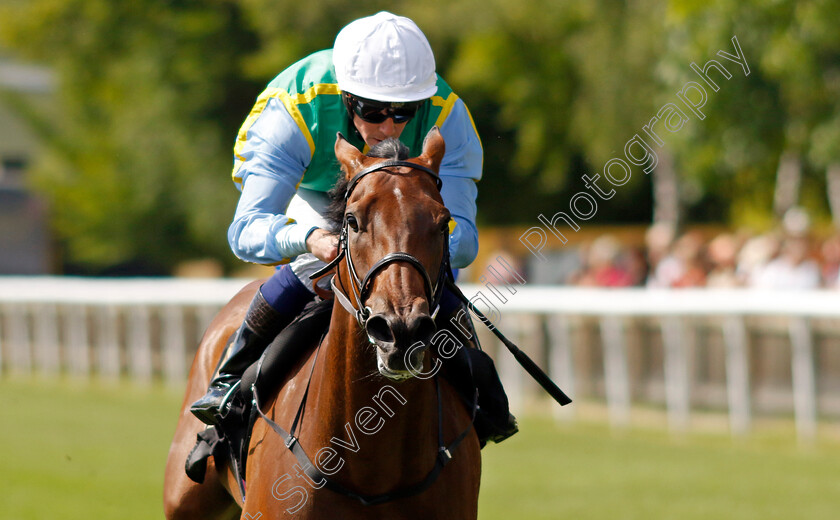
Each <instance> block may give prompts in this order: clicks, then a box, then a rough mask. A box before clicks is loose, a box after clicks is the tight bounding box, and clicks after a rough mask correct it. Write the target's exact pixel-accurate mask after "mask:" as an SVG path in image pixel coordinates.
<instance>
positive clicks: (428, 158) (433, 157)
mask: <svg viewBox="0 0 840 520" xmlns="http://www.w3.org/2000/svg"><path fill="white" fill-rule="evenodd" d="M444 152H446V143H444V142H443V136H441V135H440V129H439V128H438V127H437V126H433V127H432V129H431V130H429V133H428V134H426V138H425V139H424V140H423V154H422V155H421V156H420V157H419V158H420V159H423V160H424V161H425V162H426V164H427V165H428V166H429V168H431V169H432V170H433V171H435V172H437V171H439V170H440V163H441V161H443V154H444Z"/></svg>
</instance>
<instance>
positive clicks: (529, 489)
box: [0, 378, 840, 520]
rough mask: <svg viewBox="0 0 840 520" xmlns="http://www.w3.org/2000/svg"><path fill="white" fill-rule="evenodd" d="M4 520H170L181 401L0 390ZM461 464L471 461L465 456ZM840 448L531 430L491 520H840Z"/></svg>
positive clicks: (549, 426) (770, 440) (55, 384)
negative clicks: (170, 473)
mask: <svg viewBox="0 0 840 520" xmlns="http://www.w3.org/2000/svg"><path fill="white" fill-rule="evenodd" d="M0 396H2V398H3V403H2V405H1V406H0V519H10V520H11V519H14V520H29V519H55V518H61V519H64V520H73V519H92V518H93V519H106V518H107V519H110V518H115V519H116V518H119V519H133V518H137V519H150V518H162V516H163V515H162V509H161V493H162V484H163V466H164V463H165V460H166V454H167V450H168V447H169V441H170V438H171V435H172V431H173V429H174V427H175V419H176V416H177V410H178V407H179V405H180V400H181V393H180V391H172V390H166V389H163V388H157V387H155V388H150V389H144V388H138V387H135V386H132V385H129V384H113V385H108V384H104V383H86V382H78V381H72V380H66V379H60V380H54V381H47V380H42V379H28V378H26V379H24V378H11V379H9V378H5V379H0ZM456 456H457V455H456ZM838 511H840V446H838V445H837V444H834V443H830V442H828V441H823V442H822V443H820V444H818V445H816V446H812V447H809V448H801V447H797V444H796V442H795V439H794V438H793V437H792V434H791V433H790V430H789V429H786V430H784V432H783V433H771V434H759V435H754V436H752V437H750V438H748V439H746V440H742V441H737V442H736V441H733V440H731V439H730V437H729V436H728V435H726V434H725V433H720V434H703V435H699V434H691V435H684V436H682V437H679V438H674V437H671V436H669V435H667V434H666V433H664V432H660V431H658V430H653V429H639V428H636V429H630V430H627V431H623V432H619V433H614V432H611V431H610V430H609V429H608V427H607V426H605V425H603V424H600V423H597V422H578V423H571V424H567V425H563V426H558V425H556V424H555V423H554V422H553V421H552V420H550V419H544V418H535V417H534V418H529V419H526V420H524V421H522V424H521V432H520V433H519V434H518V435H516V436H514V437H513V438H511V439H509V440H508V441H505V442H504V443H503V444H500V445H498V446H490V447H488V448H487V449H485V450H484V470H483V478H482V491H481V510H480V518H482V520H494V519H505V520H509V519H511V518H514V519H519V518H522V519H529V520H530V519H558V518H561V519H565V518H569V519H575V520H579V519H604V520H625V519H626V520H634V519H640V520H641V519H645V520H651V519H678V520H691V519H704V520H707V519H714V520H728V519H744V520H747V519H750V520H751V519H760V520H772V519H785V520H788V519H807V520H819V519H829V518H831V519H834V518H837V515H838Z"/></svg>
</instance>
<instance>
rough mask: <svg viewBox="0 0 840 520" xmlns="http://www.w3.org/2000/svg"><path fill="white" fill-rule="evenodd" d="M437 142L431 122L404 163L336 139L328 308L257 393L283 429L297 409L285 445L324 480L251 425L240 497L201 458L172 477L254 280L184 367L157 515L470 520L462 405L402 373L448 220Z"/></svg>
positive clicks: (432, 292) (425, 316) (428, 315)
mask: <svg viewBox="0 0 840 520" xmlns="http://www.w3.org/2000/svg"><path fill="white" fill-rule="evenodd" d="M444 146H445V145H444V142H443V138H442V137H441V135H440V132H439V131H438V129H437V128H433V129H432V130H431V131H430V132H429V134H428V135H427V137H426V140H425V141H424V144H423V150H422V154H421V155H420V156H419V157H416V158H413V159H407V160H396V159H398V158H397V157H394V158H393V159H387V158H386V159H382V158H373V157H369V156H366V155H363V154H361V153H360V152H359V151H358V150H357V149H356V148H355V147H353V146H352V145H351V144H350V143H349V142H347V141H346V140H345V139H344V138H343V137H341V136H340V135H339V136H338V139H337V140H336V145H335V152H336V157H337V158H338V160H339V162H340V163H341V165H342V171H343V172H344V174H345V178H344V179H343V181H340V183H342V182H343V183H344V184H345V186H346V197H345V203H346V206H345V207H344V208H343V209H344V211H343V222H342V235H341V239H340V244H341V246H340V247H341V248H342V249H341V253H340V254H339V257H338V258H337V259H336V262H335V266H336V275H335V277H334V278H333V288H334V291H335V293H336V299H338V300H339V302H340V303H341V305H334V306H333V309H332V314H331V317H330V320H331V321H330V327H329V330H328V332H327V333H326V335H325V336H324V337H323V338H322V339H321V342H320V345H319V346H318V347H317V348H316V349H314V350H313V351H312V352H311V353H309V354H307V355H306V356H303V357H304V359H302V360H301V361H300V362H298V363H297V365H296V366H294V367H291V368H290V371H289V372H290V373H289V375H288V376H287V378H286V380H285V383H284V384H283V385H282V387H281V388H280V390H279V392H278V393H277V394H276V395H274V396H260V399H262V400H263V401H262V402H261V403H260V405H261V410H262V411H263V412H265V416H266V418H267V419H270V420H272V421H274V422H275V423H276V424H277V425H281V426H282V427H283V428H286V429H288V428H289V427H290V425H292V424H293V423H295V424H297V422H298V421H297V419H296V416H297V415H298V412H299V410H304V411H305V414H304V415H303V416H302V418H301V420H300V423H299V424H298V425H297V431H296V432H294V430H293V433H294V435H295V438H294V439H293V441H292V445H294V444H295V443H296V444H297V446H296V447H297V448H299V449H301V450H302V451H303V452H305V453H306V454H308V459H307V460H308V461H311V462H312V464H313V465H315V466H317V470H320V472H319V473H318V475H320V476H322V477H326V476H327V475H329V479H330V481H331V482H330V484H332V485H331V486H325V482H326V480H321V479H318V478H313V477H312V473H311V472H307V471H306V470H305V468H304V466H305V465H304V464H303V463H302V462H301V459H299V458H296V455H295V454H294V453H293V452H292V451H291V450H290V449H287V446H286V442H284V440H283V438H282V437H281V435H278V433H277V432H276V431H275V430H274V429H273V428H272V425H270V424H269V423H268V422H267V421H266V420H263V419H258V420H257V422H256V423H255V425H254V428H253V434H252V437H251V441H250V445H249V456H248V464H247V474H246V482H247V487H246V493H245V498H244V500H243V497H242V496H241V493H240V492H239V487H238V486H239V483H238V482H237V478H236V477H235V476H234V475H233V474H232V472H231V470H230V469H229V467H227V465H224V466H217V465H216V464H215V463H214V461H213V460H212V457H211V460H209V461H208V466H207V472H206V477H205V481H204V483H203V484H197V483H195V482H193V481H191V480H190V479H189V478H188V477H187V476H186V474H185V472H184V461H185V459H186V457H187V455H188V453H189V451H190V449H191V448H192V446H193V444H194V443H195V439H196V434H197V433H198V432H200V431H201V430H202V429H204V428H205V426H204V424H202V423H201V422H199V421H198V419H196V418H195V417H193V416H192V414H190V412H189V406H190V403H192V402H193V401H194V400H196V399H197V398H198V397H200V396H201V395H203V393H204V391H205V390H206V387H207V383H208V381H209V379H210V377H211V375H212V373H213V370H214V367H215V366H216V363H217V361H218V358H219V356H220V355H221V352H222V350H223V348H224V342H225V340H226V339H227V338H228V337H230V336H231V334H232V333H233V332H234V331H235V330H236V329H237V327H238V326H239V324H240V323H241V322H242V319H243V317H244V314H245V311H246V309H247V307H248V304H249V303H250V301H251V298H252V296H253V295H254V292H255V291H256V290H257V288H258V287H259V282H254V283H251V284H250V285H248V286H247V287H245V288H244V289H243V290H242V291H240V293H239V294H237V295H236V296H235V297H234V298H233V299H232V300H231V302H230V303H229V304H228V305H226V306H225V307H224V309H222V311H221V312H220V313H219V315H218V316H217V317H216V318H215V319H214V321H213V322H212V323H211V325H210V326H209V328H208V330H207V332H206V333H205V336H204V338H203V339H202V341H201V344H200V346H199V349H198V352H197V354H196V358H195V361H194V362H193V365H192V369H191V372H190V376H189V382H188V386H187V391H186V395H185V397H184V401H183V405H182V408H181V416H180V420H179V422H178V427H177V430H176V432H175V437H174V439H173V441H172V445H171V448H170V451H169V458H168V460H167V466H166V477H165V482H164V506H165V512H166V518H167V519H169V520H174V519H203V520H207V519H228V518H240V517H241V518H244V519H258V518H260V517H263V518H286V517H287V516H288V517H289V518H295V519H313V518H340V519H342V520H354V519H374V518H387V519H404V520H413V519H428V518H447V519H475V518H477V515H478V491H479V481H480V474H481V453H480V447H479V440H478V437H477V436H476V434H475V431H474V429H473V428H472V425H471V422H472V416H471V413H474V410H472V412H471V411H470V410H469V409H468V407H467V406H465V405H464V401H463V400H461V399H460V398H459V396H458V394H457V392H456V390H455V389H454V388H453V387H452V386H450V385H449V384H448V383H447V382H446V381H444V380H438V379H437V378H431V377H428V378H423V377H412V376H415V375H418V374H422V373H426V372H431V370H430V366H431V359H430V355H428V354H429V353H428V352H427V348H426V347H427V346H428V344H429V340H430V339H431V337H432V334H433V333H434V332H435V326H434V322H433V321H432V315H433V314H434V307H435V305H436V303H437V299H438V298H439V291H440V290H441V286H442V285H443V280H442V276H438V279H437V280H434V279H433V278H432V277H431V276H429V274H428V273H443V272H444V267H445V266H444V265H443V264H444V263H445V262H446V259H447V251H448V232H449V226H448V224H449V220H450V214H449V212H448V210H447V209H446V208H445V207H444V205H443V200H442V198H441V196H440V179H439V177H437V175H436V172H437V171H438V169H439V167H440V162H441V160H442V158H443V154H444ZM360 274H361V275H364V276H363V279H361V280H360ZM316 339H317V338H316ZM418 343H421V344H422V345H419V346H418ZM421 347H422V348H421ZM304 403H305V408H304ZM299 405H300V406H299ZM453 439H457V440H458V441H459V442H460V444H458V443H457V442H453V443H451V444H450V445H449V446H451V447H452V446H455V445H457V449H455V448H453V449H452V452H451V453H450V451H449V450H447V449H446V447H445V446H444V444H445V443H450V441H452V440H453ZM461 441H462V442H461ZM441 460H443V461H444V464H445V466H443V467H440V466H441V464H440V463H439V462H440V461H441ZM309 469H310V470H311V469H312V468H311V467H310V468H309ZM438 471H439V472H438ZM430 477H435V478H431V479H430ZM422 483H425V485H419V484H422ZM336 487H338V488H341V489H343V490H349V491H350V492H347V493H339V492H336V491H335V490H334V488H336ZM407 490H408V491H411V492H410V493H407V492H406V491H407ZM420 490H422V491H420ZM418 491H420V492H418ZM354 495H355V496H354ZM386 495H387V496H389V498H391V499H392V500H389V501H385V500H381V501H378V502H384V503H377V501H374V503H375V505H364V504H363V502H364V499H360V498H359V496H362V497H368V498H369V497H377V496H378V497H380V498H381V497H382V496H386ZM406 495H410V496H406Z"/></svg>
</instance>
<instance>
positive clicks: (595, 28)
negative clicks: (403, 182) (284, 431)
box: [0, 0, 840, 272]
mask: <svg viewBox="0 0 840 520" xmlns="http://www.w3.org/2000/svg"><path fill="white" fill-rule="evenodd" d="M386 8H387V9H388V10H391V11H393V12H396V13H399V14H404V15H407V16H410V17H412V18H413V19H415V21H417V23H418V25H420V27H421V28H422V29H423V30H424V31H425V32H426V34H427V35H428V37H429V39H430V41H431V43H432V47H433V48H434V49H435V52H436V57H437V61H438V70H439V72H440V73H441V74H442V75H443V76H444V77H445V78H446V79H447V80H448V81H449V83H450V84H452V85H453V87H454V88H455V90H456V92H458V93H459V95H460V96H461V97H462V98H463V99H464V100H465V101H466V102H467V103H468V105H469V107H470V109H471V111H472V113H473V116H474V119H475V121H476V124H477V126H478V128H479V131H480V133H481V136H482V140H483V145H484V149H485V174H484V175H485V176H484V180H483V181H482V183H481V187H480V188H481V189H480V195H479V215H480V223H483V224H495V225H508V224H527V225H531V224H532V223H533V222H534V221H535V220H536V215H537V214H538V213H540V212H543V213H547V214H553V213H554V212H556V211H561V210H564V209H565V208H567V205H568V200H569V198H570V196H571V195H573V194H574V193H576V192H577V191H580V190H582V189H584V186H583V183H582V181H581V180H580V176H581V175H582V174H584V173H589V174H590V175H592V174H594V173H597V172H599V171H601V168H602V167H603V164H604V162H605V161H606V160H608V159H609V158H611V157H614V156H620V155H621V153H622V151H623V147H624V143H625V142H626V141H627V140H628V139H629V138H631V137H632V136H633V135H634V134H636V133H638V132H640V130H641V127H642V126H643V125H644V124H646V123H647V121H648V120H649V119H650V118H651V117H652V116H653V115H654V114H655V113H656V110H657V109H658V108H659V107H660V106H661V105H662V104H663V103H665V102H669V101H673V100H674V97H675V93H676V91H677V90H679V88H680V87H681V86H682V85H683V84H684V83H685V82H686V81H688V80H696V79H697V77H696V75H694V73H693V72H692V71H691V69H690V67H689V65H690V63H692V62H696V63H698V64H699V65H701V66H702V64H704V63H705V62H706V61H707V60H709V59H712V58H714V57H715V53H716V52H717V51H718V50H721V49H723V50H726V51H729V52H731V49H732V46H731V43H730V39H731V38H732V36H733V35H737V36H738V39H739V42H740V43H741V46H742V49H743V52H744V55H745V56H746V58H747V60H748V63H749V65H750V69H751V74H750V76H749V77H747V78H745V77H744V76H743V75H742V73H741V72H740V71H738V70H733V78H732V79H731V80H729V81H725V82H724V84H723V85H721V90H720V91H719V92H717V93H711V92H710V96H709V100H708V103H707V105H706V107H704V111H705V113H706V115H707V117H706V119H705V120H703V121H698V120H696V119H695V118H693V119H692V121H691V122H690V123H688V124H687V125H686V127H685V128H684V129H682V130H681V131H680V132H679V133H677V134H671V135H669V136H668V138H667V139H666V145H665V148H666V149H667V150H668V151H669V152H670V153H671V154H672V155H673V157H674V160H675V165H676V170H677V173H678V175H679V178H680V186H681V188H680V197H681V202H682V205H683V207H684V208H685V214H686V215H688V217H689V218H690V219H693V221H717V222H734V223H742V222H747V221H755V220H756V218H755V217H756V215H758V216H759V217H758V221H762V220H763V221H764V222H767V221H769V220H770V219H771V218H772V211H771V208H772V197H773V187H774V180H775V175H776V168H777V165H778V162H779V158H780V156H781V155H782V154H783V153H792V154H795V155H796V156H797V157H800V158H801V160H802V163H803V171H804V180H803V194H802V197H803V201H804V202H805V203H807V204H808V205H809V207H810V209H811V211H812V212H814V213H815V214H816V215H817V216H818V217H819V216H820V215H822V216H823V217H825V215H826V214H827V212H828V205H827V204H826V201H825V195H824V191H825V180H824V178H825V177H824V176H825V169H826V168H828V167H830V166H831V165H832V164H835V163H838V162H840V32H838V31H837V30H836V27H834V25H836V21H837V20H838V19H840V4H838V3H837V2H836V1H832V0H804V1H794V0H777V1H775V2H763V1H759V0H748V1H736V0H721V1H718V2H713V3H707V2H696V1H693V0H679V1H671V2H667V1H664V0H634V1H617V0H596V1H593V2H568V1H558V0H522V1H521V2H516V3H512V2H507V1H503V0H482V1H479V0H450V1H442V0H429V1H426V2H422V3H420V2H416V1H407V0H401V1H396V2H382V1H373V2H367V3H365V5H359V4H356V3H348V2H340V1H338V0H310V1H309V2H306V3H301V2H287V1H285V0H280V1H278V0H191V1H179V0H168V1H166V0H137V1H133V2H111V1H108V0H30V1H16V0H5V1H3V2H2V3H0V47H5V48H6V49H7V51H11V52H14V53H16V54H17V55H19V56H20V57H22V58H25V59H29V60H33V61H37V62H41V63H45V64H48V65H50V66H52V67H53V68H54V70H56V71H57V73H58V75H59V85H60V87H59V89H58V92H57V96H56V100H55V103H54V105H52V106H50V107H44V106H40V105H39V106H34V105H32V104H28V103H27V102H25V100H21V99H16V98H13V97H12V96H11V95H10V94H8V93H6V94H4V99H5V100H6V101H7V102H9V104H10V105H12V106H14V107H16V109H17V110H18V112H19V113H20V114H22V115H24V116H25V117H26V118H27V119H28V120H30V121H31V123H32V125H33V127H34V128H36V129H37V130H38V132H39V134H40V137H41V138H42V139H43V140H44V141H45V142H46V143H47V145H48V146H47V153H45V154H44V155H43V156H42V157H39V158H38V162H37V165H36V168H35V172H34V185H35V187H36V188H37V189H38V190H40V191H41V192H43V193H44V194H46V196H47V197H48V199H49V201H50V202H51V206H52V212H53V217H54V225H55V228H56V230H57V233H58V235H59V237H60V240H61V243H62V245H63V250H64V251H65V255H66V262H67V263H68V264H73V265H76V266H77V268H78V269H81V270H87V271H90V272H97V271H98V270H99V271H101V270H102V269H104V268H105V267H106V266H113V265H120V264H123V265H125V264H132V265H134V268H135V269H137V268H138V266H139V267H141V268H146V269H148V270H150V271H162V272H165V271H166V270H168V269H170V268H171V267H172V266H173V265H175V264H176V263H177V262H179V261H181V260H184V259H189V258H196V257H203V256H210V257H215V258H218V259H221V260H223V261H225V262H226V263H227V264H228V266H233V265H236V264H237V263H238V261H237V260H235V259H234V258H233V256H232V255H231V254H230V252H229V251H228V247H227V244H226V239H225V231H226V229H227V225H228V223H229V220H230V218H231V216H232V214H233V209H234V206H235V202H236V198H237V191H236V190H235V188H234V187H233V185H232V183H231V182H230V180H229V176H228V171H229V168H230V166H231V163H232V159H231V152H230V150H231V146H232V143H233V138H234V136H235V133H236V130H237V128H238V126H239V125H240V124H241V121H242V120H243V119H244V117H245V115H247V112H248V110H249V109H250V106H251V104H252V103H253V100H254V99H255V98H256V96H257V95H258V94H259V92H260V91H261V90H262V88H263V86H264V85H265V84H266V83H267V82H268V81H269V80H270V79H271V78H272V77H273V76H274V75H276V74H277V73H278V72H279V71H280V70H282V69H283V68H284V67H286V66H288V65H290V64H291V63H293V62H294V61H295V60H297V59H299V58H301V57H303V56H304V55H306V54H307V53H309V52H312V51H315V50H318V49H322V48H326V47H329V46H331V45H332V41H333V39H334V37H335V34H336V32H337V31H338V30H339V29H340V28H341V27H342V26H344V25H345V24H346V23H348V22H349V21H351V20H353V19H355V18H357V17H359V16H364V15H368V14H371V13H373V12H376V11H377V10H379V9H386ZM732 65H733V66H734V67H735V69H738V68H739V67H737V65H734V64H732ZM0 101H2V100H0ZM617 192H618V194H617V196H616V197H615V198H614V199H612V200H610V201H609V203H603V204H600V205H599V209H598V213H597V216H596V217H595V218H594V219H593V222H595V221H597V222H601V223H603V222H646V221H650V218H651V206H652V202H651V197H652V195H651V176H647V175H644V174H643V173H641V171H638V170H637V171H634V175H633V180H632V181H631V182H630V183H629V184H627V185H625V186H622V187H621V188H620V189H618V190H617Z"/></svg>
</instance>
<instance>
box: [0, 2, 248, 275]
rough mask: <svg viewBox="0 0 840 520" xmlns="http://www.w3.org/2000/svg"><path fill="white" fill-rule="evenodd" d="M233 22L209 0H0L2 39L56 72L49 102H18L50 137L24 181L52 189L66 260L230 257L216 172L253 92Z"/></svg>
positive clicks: (242, 34) (157, 262) (149, 266)
mask: <svg viewBox="0 0 840 520" xmlns="http://www.w3.org/2000/svg"><path fill="white" fill-rule="evenodd" d="M241 21H242V20H241V12H240V9H239V7H238V5H237V4H236V2H232V1H216V0H214V1H206V2H161V1H151V0H149V1H138V2H110V1H108V0H35V1H32V2H27V3H13V4H10V5H8V4H7V5H6V6H4V7H3V8H2V11H0V40H1V41H2V42H3V44H4V45H6V46H9V47H11V48H14V49H17V50H18V51H19V52H21V53H22V54H23V55H25V56H27V57H29V58H31V59H35V60H39V61H42V62H46V63H48V64H50V65H51V66H52V67H54V68H55V70H56V71H57V73H58V75H59V77H60V82H59V83H60V85H59V92H58V99H57V102H56V104H55V107H53V110H50V111H49V112H44V111H43V110H41V109H40V108H39V107H26V106H25V105H20V106H19V107H18V108H19V109H20V111H21V112H22V113H24V114H25V115H26V116H27V118H28V119H30V121H32V123H33V126H34V127H35V128H37V129H39V130H40V133H41V137H42V138H43V139H44V140H45V141H46V142H47V143H48V149H49V152H48V153H47V154H46V155H45V156H44V157H41V158H40V160H39V161H38V163H37V165H36V168H35V171H34V183H35V185H36V186H37V188H38V189H39V190H41V191H42V192H44V193H45V194H46V195H47V196H48V199H49V200H50V202H51V206H52V213H53V222H54V226H55V229H56V230H57V232H58V234H59V237H60V240H61V242H62V243H63V244H64V246H65V249H66V255H67V256H66V259H65V260H66V262H68V263H70V264H79V265H81V266H83V267H81V268H82V269H83V270H88V271H92V272H97V271H100V270H102V269H104V268H105V267H107V266H113V265H115V264H124V263H132V264H135V265H141V266H143V267H142V269H144V270H146V271H150V272H165V271H166V270H168V268H170V267H171V266H173V265H174V264H175V263H177V262H178V261H180V260H183V259H187V258H195V257H197V256H206V255H212V256H216V257H218V258H221V259H228V258H230V257H231V255H230V254H225V252H226V251H227V245H226V240H225V236H226V234H225V230H226V229H227V225H228V221H229V218H230V215H231V214H232V212H233V207H234V204H235V200H236V193H235V190H232V189H231V185H230V180H229V178H228V177H227V176H226V175H225V174H224V173H222V172H225V171H228V170H229V168H230V164H231V159H230V156H229V152H228V150H229V143H230V142H232V140H233V137H232V136H233V135H235V129H236V127H237V126H238V125H239V123H240V121H241V120H240V118H241V114H243V113H247V110H248V108H246V107H247V106H249V104H250V103H251V100H252V99H253V96H254V95H256V93H257V92H258V88H255V86H254V85H252V84H251V83H250V82H249V81H247V80H243V79H242V75H241V72H240V70H239V67H240V64H241V62H240V60H239V57H240V55H241V54H246V53H247V52H249V51H250V50H251V49H252V47H253V45H254V42H255V38H254V36H253V34H252V33H251V32H249V31H248V30H247V29H245V28H244V27H245V25H244V24H242V23H241ZM243 91H250V92H251V94H252V96H243ZM234 114H235V115H234ZM222 130H225V131H224V132H223V131H222Z"/></svg>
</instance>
